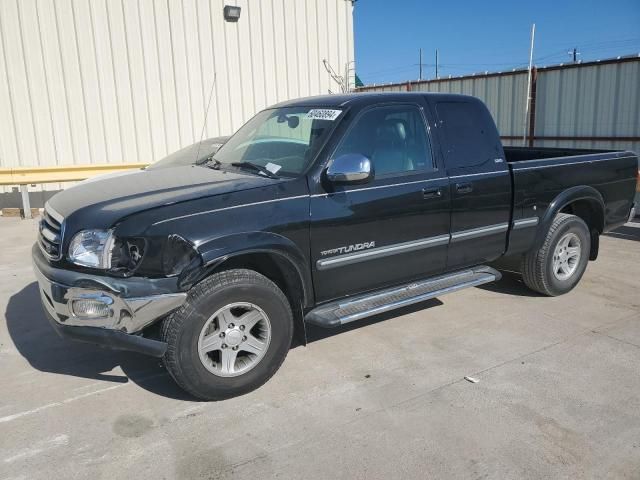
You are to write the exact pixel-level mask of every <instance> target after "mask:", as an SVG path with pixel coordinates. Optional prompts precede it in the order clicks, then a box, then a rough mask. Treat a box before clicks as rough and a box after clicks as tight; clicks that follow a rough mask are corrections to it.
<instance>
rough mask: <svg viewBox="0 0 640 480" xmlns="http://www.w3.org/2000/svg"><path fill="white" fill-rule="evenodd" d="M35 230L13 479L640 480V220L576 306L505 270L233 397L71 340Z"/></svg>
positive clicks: (4, 254)
mask: <svg viewBox="0 0 640 480" xmlns="http://www.w3.org/2000/svg"><path fill="white" fill-rule="evenodd" d="M35 232H36V228H35V223H34V222H31V221H24V220H18V219H9V218H0V275H1V278H2V282H1V283H0V314H2V315H3V319H2V321H0V365H1V367H2V369H1V371H2V373H3V377H2V382H1V383H0V478H4V479H19V478H25V479H26V478H28V479H47V480H50V479H52V478H92V479H100V478H105V479H107V478H109V479H111V478H123V477H125V476H126V477H129V478H154V479H161V478H167V479H170V478H231V477H233V478H252V479H256V478H258V479H263V478H272V477H278V478H309V479H316V478H317V479H321V478H345V479H353V478H362V479H378V478H379V479H388V478H474V479H475V478H496V479H505V478H572V479H573V478H629V479H637V478H640V224H628V225H627V226H625V227H623V228H622V229H620V230H619V231H617V232H616V233H614V234H611V235H608V236H605V237H603V238H602V241H601V251H600V252H601V254H600V258H599V259H598V261H597V262H595V263H591V264H590V265H589V268H588V270H587V273H586V275H585V277H584V278H583V280H582V282H581V284H580V285H579V286H578V288H576V289H575V290H574V291H573V292H571V293H570V294H568V295H565V296H563V297H558V298H545V297H540V296H537V295H535V294H533V293H531V292H529V291H528V290H527V289H526V288H525V287H524V286H523V285H522V283H521V281H520V280H519V278H518V277H517V276H515V275H505V278H504V279H503V280H502V281H501V282H499V283H497V284H492V285H488V286H485V287H483V288H474V289H470V290H466V291H463V292H460V293H457V294H453V295H449V296H444V297H442V298H440V299H438V300H434V301H431V302H427V303H426V304H423V305H420V306H417V307H415V308H412V309H405V310H403V311H401V312H396V313H394V314H391V315H386V316H384V317H378V318H374V319H372V320H370V321H367V322H361V323H359V324H358V325H355V326H353V327H351V328H347V329H344V330H343V331H341V333H340V334H336V333H334V332H326V331H322V330H314V331H313V332H311V336H312V340H313V341H312V342H311V343H310V344H309V345H308V346H307V347H297V348H294V349H293V350H292V351H291V352H290V354H289V356H288V357H287V360H286V361H285V363H284V365H283V366H282V368H281V369H280V371H279V372H278V373H277V374H276V375H275V376H274V377H273V378H272V379H271V380H270V381H269V382H268V383H267V384H266V385H265V386H264V387H262V388H260V389H259V390H257V391H255V392H252V393H250V394H248V395H245V396H243V397H239V398H235V399H232V400H227V401H224V402H217V403H203V402H198V401H195V400H194V399H192V398H189V397H188V396H187V395H185V394H184V393H182V392H181V391H180V390H179V389H178V388H177V387H176V386H175V385H174V384H173V382H172V381H171V379H170V378H169V377H168V375H167V374H166V372H165V371H164V369H163V368H162V366H161V365H160V362H159V361H158V360H156V359H152V358H146V357H143V356H139V355H135V354H127V353H119V352H110V351H107V350H101V349H96V348H94V347H91V346H88V345H82V344H76V343H69V342H67V341H64V340H62V339H60V338H58V337H57V336H56V335H55V333H54V332H53V331H52V330H51V328H50V327H49V325H48V324H47V322H46V320H45V319H44V317H43V315H42V313H41V310H40V305H39V299H38V291H37V287H36V284H35V283H34V282H35V281H34V276H33V273H32V272H31V266H30V258H29V255H30V248H31V244H32V243H33V241H34V238H35ZM465 376H472V377H474V378H477V379H478V380H479V382H478V383H471V382H468V381H466V380H464V377H465Z"/></svg>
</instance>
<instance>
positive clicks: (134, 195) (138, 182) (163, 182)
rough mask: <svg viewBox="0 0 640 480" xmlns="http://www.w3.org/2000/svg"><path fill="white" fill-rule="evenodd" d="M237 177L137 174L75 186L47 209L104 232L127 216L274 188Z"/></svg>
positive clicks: (182, 171)
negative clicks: (209, 198)
mask: <svg viewBox="0 0 640 480" xmlns="http://www.w3.org/2000/svg"><path fill="white" fill-rule="evenodd" d="M280 181H282V180H278V179H271V178H267V177H262V176H259V175H253V174H249V173H245V172H239V171H224V170H213V169H211V168H208V167H203V166H196V165H186V166H176V167H167V168H160V169H148V170H137V171H133V172H129V173H126V174H124V175H121V174H116V175H106V176H105V177H103V178H98V179H91V180H89V181H85V182H81V183H79V184H77V185H75V186H73V187H71V188H68V189H66V190H63V191H61V192H60V193H58V194H56V195H55V196H53V197H52V198H51V199H50V200H49V202H48V203H49V205H50V206H51V207H52V208H53V209H54V210H55V211H56V212H57V213H59V214H60V215H62V216H63V217H64V218H65V219H67V220H68V221H69V220H70V219H71V217H73V220H74V221H73V223H76V222H78V223H82V224H83V225H86V228H106V227H109V226H111V225H113V224H114V223H115V222H117V221H118V220H119V219H121V218H124V217H126V216H128V215H130V214H132V213H137V212H140V211H143V210H148V209H152V208H156V207H160V206H163V205H171V204H174V203H178V202H183V201H188V200H193V199H197V198H202V197H208V196H213V195H220V194H225V193H231V192H234V191H240V190H248V189H252V188H258V187H262V186H266V185H271V184H274V183H278V182H280Z"/></svg>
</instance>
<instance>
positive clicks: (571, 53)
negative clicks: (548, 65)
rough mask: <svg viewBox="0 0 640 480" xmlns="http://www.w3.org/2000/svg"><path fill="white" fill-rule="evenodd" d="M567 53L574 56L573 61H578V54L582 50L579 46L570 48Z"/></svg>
mask: <svg viewBox="0 0 640 480" xmlns="http://www.w3.org/2000/svg"><path fill="white" fill-rule="evenodd" d="M567 53H568V54H569V55H571V56H572V58H573V63H576V62H577V61H578V55H580V52H579V51H578V49H577V48H575V47H574V49H573V50H569V51H568V52H567Z"/></svg>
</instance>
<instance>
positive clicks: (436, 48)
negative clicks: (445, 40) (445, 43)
mask: <svg viewBox="0 0 640 480" xmlns="http://www.w3.org/2000/svg"><path fill="white" fill-rule="evenodd" d="M436 78H438V49H437V48H436Z"/></svg>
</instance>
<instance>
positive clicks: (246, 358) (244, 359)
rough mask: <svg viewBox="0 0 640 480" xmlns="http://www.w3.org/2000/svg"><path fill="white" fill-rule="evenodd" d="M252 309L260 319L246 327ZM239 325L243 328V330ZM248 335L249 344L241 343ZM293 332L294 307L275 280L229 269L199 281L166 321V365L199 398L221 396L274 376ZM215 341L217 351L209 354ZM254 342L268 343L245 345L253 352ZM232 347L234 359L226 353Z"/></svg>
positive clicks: (252, 387)
mask: <svg viewBox="0 0 640 480" xmlns="http://www.w3.org/2000/svg"><path fill="white" fill-rule="evenodd" d="M218 312H221V313H220V314H217V313H218ZM250 312H252V313H251V315H252V316H253V318H254V319H255V318H260V320H257V321H256V323H255V325H254V326H250V325H249V324H250V323H251V320H248V321H247V326H248V327H249V329H247V330H246V331H245V329H244V327H245V325H242V323H243V320H242V319H243V318H247V317H249V315H248V314H249V313H250ZM216 314H217V315H216ZM245 314H247V315H245ZM214 315H216V316H215V317H214ZM236 315H237V316H236ZM265 318H266V320H265ZM229 319H231V320H232V322H233V321H235V322H236V323H237V324H234V323H232V322H227V320H229ZM233 319H235V320H233ZM265 322H266V323H265ZM229 326H231V327H232V328H231V327H229ZM239 328H242V329H243V331H242V332H240V334H239V335H238V332H239V330H238V329H239ZM256 329H257V330H256ZM225 332H226V337H225ZM265 332H268V335H267V333H265ZM243 334H246V335H245V336H244V338H243V340H245V341H246V343H240V344H239V345H238V344H237V342H243V340H241V338H242V335H243ZM292 335H293V315H292V313H291V306H290V305H289V302H288V300H287V298H286V297H285V295H284V294H283V293H282V291H281V290H280V289H279V288H278V287H277V286H276V284H275V283H273V282H272V281H271V280H269V279H268V278H266V277H265V276H263V275H261V274H259V273H257V272H255V271H253V270H244V269H235V270H226V271H222V272H219V273H215V274H213V275H211V276H210V277H208V278H206V279H205V280H203V281H202V282H200V283H199V284H197V285H196V286H194V287H193V288H192V289H191V291H190V292H189V295H188V297H187V300H186V302H185V303H184V304H183V305H182V307H180V308H179V309H178V310H177V311H175V312H174V313H173V314H171V315H170V316H169V317H167V318H166V319H165V320H164V322H163V324H162V331H161V337H162V339H163V340H164V341H165V342H167V344H168V348H167V352H166V353H165V355H164V364H165V366H166V368H167V370H168V371H169V373H170V374H171V376H172V377H173V379H174V380H175V381H176V383H177V384H178V385H179V386H180V387H181V388H183V389H184V390H186V391H187V392H188V393H190V394H191V395H193V396H194V397H197V398H200V399H203V400H222V399H225V398H230V397H235V396H238V395H242V394H245V393H247V392H250V391H252V390H255V389H256V388H258V387H260V386H262V385H263V384H264V383H265V382H266V381H267V380H269V378H271V377H272V376H273V374H274V373H276V371H277V370H278V368H280V365H282V362H283V361H284V359H285V357H286V356H287V353H288V352H289V348H290V346H291V337H292ZM218 337H220V340H218ZM247 337H248V340H247ZM256 339H258V340H259V342H256ZM218 342H222V343H218ZM224 342H227V343H229V345H226V343H224ZM214 344H215V348H216V349H215V350H212V351H210V352H206V353H204V351H205V350H206V349H207V348H208V347H211V346H212V345H214ZM253 344H259V345H262V346H263V348H262V349H261V350H259V351H258V350H257V349H255V352H257V353H255V352H254V353H250V352H249V351H244V350H243V348H248V349H251V350H252V351H253V350H254V345H253ZM205 345H207V347H205ZM230 345H235V346H234V347H230ZM233 351H235V354H236V355H237V357H234V360H229V358H231V357H229V356H226V357H223V355H230V354H232V353H233ZM252 362H253V363H252ZM251 365H252V366H251ZM225 367H226V370H225ZM243 369H244V370H243Z"/></svg>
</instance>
